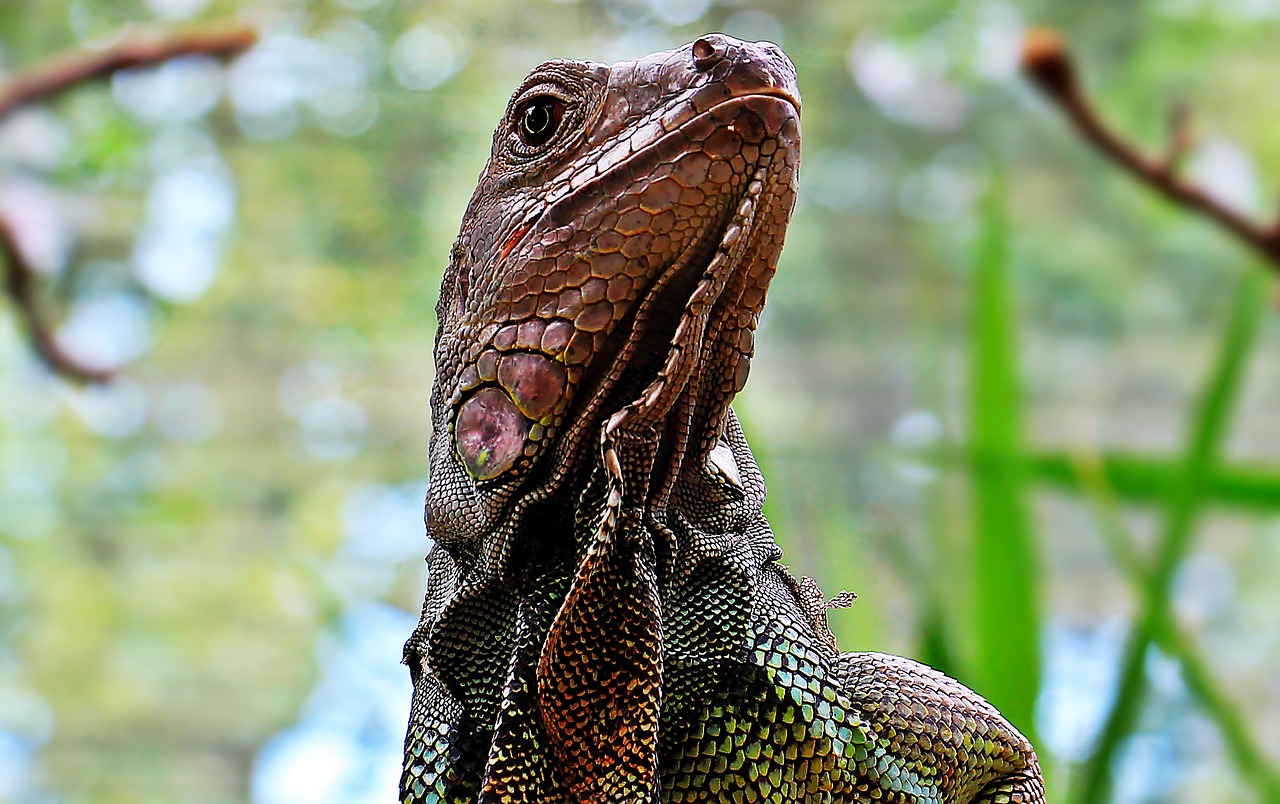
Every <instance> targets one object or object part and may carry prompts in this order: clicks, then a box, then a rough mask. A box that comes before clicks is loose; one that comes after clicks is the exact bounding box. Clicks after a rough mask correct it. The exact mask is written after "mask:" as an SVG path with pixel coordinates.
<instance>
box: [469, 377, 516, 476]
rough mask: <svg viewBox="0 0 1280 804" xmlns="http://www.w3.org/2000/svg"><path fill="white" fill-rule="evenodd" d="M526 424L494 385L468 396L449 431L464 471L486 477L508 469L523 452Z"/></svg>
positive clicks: (510, 402) (505, 396)
mask: <svg viewBox="0 0 1280 804" xmlns="http://www.w3.org/2000/svg"><path fill="white" fill-rule="evenodd" d="M526 426H527V422H526V420H525V418H524V416H523V415H521V413H520V411H519V409H517V408H516V406H515V403H514V402H512V401H511V399H510V398H508V397H507V395H506V394H504V393H502V391H499V390H498V389H497V388H492V387H490V388H485V389H483V390H481V391H480V392H479V393H477V394H476V395H475V396H473V397H471V398H470V399H468V400H467V401H466V403H465V404H463V406H462V409H461V410H459V411H458V420H457V422H456V424H455V425H454V430H453V438H454V445H455V446H456V447H457V450H458V456H459V457H460V458H462V463H463V465H464V466H466V468H467V472H468V473H469V474H470V475H471V476H472V477H474V478H475V479H476V480H489V479H490V478H494V477H497V476H498V475H500V474H502V473H503V472H505V471H507V470H508V469H510V468H511V466H512V464H514V463H515V462H516V459H517V458H519V457H520V454H521V453H522V452H523V451H524V442H525V434H526Z"/></svg>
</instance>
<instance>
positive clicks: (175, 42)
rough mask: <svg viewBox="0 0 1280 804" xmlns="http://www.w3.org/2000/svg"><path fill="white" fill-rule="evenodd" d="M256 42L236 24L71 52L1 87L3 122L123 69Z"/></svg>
mask: <svg viewBox="0 0 1280 804" xmlns="http://www.w3.org/2000/svg"><path fill="white" fill-rule="evenodd" d="M256 40H257V34H256V33H255V32H254V31H253V30H252V29H250V28H244V27H234V28H226V29H223V30H213V31H194V32H189V33H182V34H169V35H167V36H155V35H152V36H137V37H134V38H131V39H127V40H125V41H123V42H120V43H119V44H117V45H115V46H113V47H111V48H108V49H107V50H103V51H101V52H98V53H94V52H84V51H76V52H73V53H67V54H64V55H62V56H58V57H55V58H53V59H51V60H49V61H48V62H46V63H44V64H42V65H39V66H37V67H33V68H31V69H30V70H27V71H24V72H22V73H20V74H19V75H17V76H14V77H13V78H11V79H10V80H9V83H8V85H7V86H5V87H3V88H0V120H3V119H4V118H5V117H7V116H8V115H10V114H12V113H13V112H14V111H15V110H17V109H18V108H20V107H22V106H26V105H29V104H32V103H40V102H42V101H47V100H49V99H51V98H53V97H55V96H57V95H60V94H62V93H63V92H66V91H67V90H69V89H73V88H75V87H78V86H80V85H82V84H88V83H91V82H93V81H99V80H102V79H104V78H109V77H110V76H112V75H114V74H115V73H117V72H120V71H121V70H127V69H130V68H132V67H147V66H153V65H157V64H161V63H163V62H166V61H169V60H171V59H176V58H178V57H180V56H211V57H214V58H219V59H229V58H232V57H233V56H237V55H239V54H240V53H243V52H244V51H246V50H248V49H249V48H250V47H251V46H252V45H253V43H254V42H255V41H256Z"/></svg>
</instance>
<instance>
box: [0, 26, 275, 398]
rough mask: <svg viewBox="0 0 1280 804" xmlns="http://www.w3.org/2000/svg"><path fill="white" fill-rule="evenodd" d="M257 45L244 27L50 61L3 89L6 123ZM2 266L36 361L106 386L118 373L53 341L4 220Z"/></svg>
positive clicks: (0, 112) (0, 222) (32, 277)
mask: <svg viewBox="0 0 1280 804" xmlns="http://www.w3.org/2000/svg"><path fill="white" fill-rule="evenodd" d="M256 39H257V34H256V33H254V31H253V30H251V29H249V28H244V27H235V28H226V29H222V30H212V31H197V32H189V33H181V34H170V35H167V36H154V35H153V36H146V37H142V36H138V37H134V38H132V39H127V40H125V41H123V42H121V43H119V44H117V45H115V46H114V47H111V48H109V49H107V50H103V51H101V52H98V53H93V52H75V53H70V54H66V55H63V56H60V57H57V58H54V59H52V60H50V61H49V62H47V63H45V64H43V65H40V66H38V67H34V68H32V69H30V70H27V71H25V72H23V73H20V74H19V75H17V76H15V77H13V78H12V79H10V81H9V83H8V85H7V86H4V87H0V121H3V120H4V119H5V118H6V117H8V116H9V115H11V114H12V113H13V112H15V111H17V110H18V109H20V108H22V107H24V106H30V105H32V104H35V103H41V102H44V101H48V100H51V99H53V98H54V97H56V96H58V95H60V94H62V93H64V92H67V91H69V90H72V89H75V88H77V87H80V86H82V85H84V84H88V83H91V82H94V81H100V80H102V79H105V78H109V77H110V76H112V75H114V74H115V73H117V72H119V71H121V70H127V69H130V68H134V67H147V66H154V65H158V64H161V63H163V62H166V61H169V60H171V59H175V58H179V57H181V56H195V55H204V56H210V57H213V58H219V59H228V58H231V57H233V56H236V55H238V54H240V53H243V52H244V51H245V50H247V49H248V48H249V47H251V46H252V45H253V43H254V42H255V41H256ZM0 261H3V263H4V265H3V270H4V276H5V281H4V292H5V293H6V294H7V295H8V296H9V298H10V300H12V302H13V304H14V306H15V307H16V308H17V310H18V317H19V320H20V321H21V322H22V324H23V326H24V328H25V329H26V331H27V338H28V340H30V342H31V348H32V349H33V350H34V351H35V353H36V355H38V356H39V357H40V359H41V360H42V361H44V363H45V365H46V366H48V367H49V369H51V370H52V371H54V372H55V373H57V374H61V375H63V376H65V377H69V378H71V379H74V380H79V381H82V382H106V381H108V380H110V379H111V377H112V375H113V372H111V371H104V370H100V369H95V368H91V367H89V366H86V365H84V364H82V363H80V362H79V361H78V360H76V359H75V358H73V357H72V356H71V355H69V354H67V353H66V352H65V351H64V350H63V349H62V348H61V347H60V346H59V345H58V342H57V340H56V339H55V338H54V336H53V331H52V327H51V326H50V325H49V323H48V322H47V321H46V320H45V317H44V314H43V312H42V310H41V308H40V305H39V302H38V301H37V299H36V293H35V281H36V279H37V278H38V275H37V273H36V271H35V270H34V268H33V267H32V266H31V264H30V263H29V262H28V261H27V259H26V256H25V255H24V254H23V253H22V249H21V247H20V246H19V244H18V238H17V234H16V232H15V231H14V229H13V224H12V223H11V222H10V221H7V220H5V219H3V218H0Z"/></svg>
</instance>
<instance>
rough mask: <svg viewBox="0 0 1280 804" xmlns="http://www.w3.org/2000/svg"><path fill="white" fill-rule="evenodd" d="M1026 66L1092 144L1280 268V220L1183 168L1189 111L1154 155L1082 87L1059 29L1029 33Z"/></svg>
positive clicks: (1175, 122) (1175, 119) (1173, 123)
mask: <svg viewBox="0 0 1280 804" xmlns="http://www.w3.org/2000/svg"><path fill="white" fill-rule="evenodd" d="M1022 69H1023V71H1024V72H1025V73H1026V74H1027V77H1028V78H1030V79H1031V81H1032V82H1033V83H1034V84H1035V85H1036V86H1037V87H1038V88H1039V89H1040V91H1041V92H1043V93H1044V94H1045V96H1046V97H1047V98H1049V100H1051V101H1053V102H1054V103H1055V104H1056V105H1057V106H1058V108H1060V109H1061V110H1062V111H1063V113H1064V114H1065V115H1066V116H1067V119H1068V120H1070V121H1071V123H1072V124H1073V125H1075V127H1076V130H1077V131H1078V132H1080V134H1081V136H1083V137H1084V138H1085V140H1086V141H1088V142H1089V143H1090V144H1091V145H1093V146H1094V147H1095V148H1097V149H1098V150H1099V151H1101V152H1102V153H1103V154H1105V155H1106V156H1108V157H1109V158H1110V159H1111V160H1112V161H1113V162H1115V163H1116V164H1117V165H1119V166H1120V167H1122V168H1124V169H1125V170H1127V171H1129V173H1130V174H1131V175H1133V176H1135V177H1136V178H1138V179H1139V180H1140V181H1142V182H1144V183H1145V184H1147V185H1148V186H1150V187H1151V188H1153V189H1155V190H1156V191H1158V192H1159V193H1160V194H1161V195H1163V196H1164V197H1165V198H1167V199H1169V200H1170V201H1172V202H1174V203H1175V204H1179V205H1181V206H1184V207H1186V208H1188V209H1191V210H1194V211H1196V212H1199V213H1201V214H1204V215H1207V216H1208V217H1210V218H1212V219H1213V220H1215V221H1217V222H1218V224H1219V225H1221V226H1223V227H1224V228H1226V229H1227V230H1228V231H1229V232H1231V233H1232V234H1233V235H1235V236H1236V237H1237V238H1239V239H1240V240H1243V241H1244V242H1245V243H1247V244H1248V245H1249V246H1250V247H1251V248H1253V249H1254V250H1255V251H1256V252H1258V253H1259V254H1261V255H1262V256H1263V257H1265V258H1266V260H1267V262H1268V264H1270V266H1271V267H1272V268H1273V269H1274V270H1275V271H1276V272H1277V273H1280V219H1277V221H1276V222H1274V223H1262V222H1258V221H1255V220H1252V219H1250V218H1248V217H1246V216H1245V215H1243V214H1241V213H1240V212H1239V211H1237V210H1234V209H1231V208H1230V207H1227V206H1225V205H1223V204H1222V203H1221V202H1220V201H1218V200H1217V199H1215V198H1214V197H1213V195H1212V194H1211V193H1210V192H1209V191H1208V190H1207V189H1206V188H1204V187H1201V186H1200V185H1198V184H1196V183H1195V182H1192V181H1189V180H1187V179H1186V178H1184V177H1183V176H1182V175H1181V174H1180V173H1179V168H1180V167H1181V162H1182V156H1183V155H1184V154H1185V152H1186V150H1187V146H1188V142H1187V127H1186V113H1185V112H1179V111H1175V112H1174V113H1173V116H1172V119H1171V122H1170V142H1169V145H1168V147H1167V149H1166V153H1165V154H1164V155H1163V156H1162V157H1159V158H1157V157H1151V156H1148V155H1147V154H1145V153H1143V152H1142V151H1141V150H1140V149H1139V148H1138V147H1137V146H1134V145H1131V144H1130V143H1128V142H1126V141H1125V140H1124V139H1122V138H1121V137H1120V135H1118V134H1116V133H1115V132H1114V131H1113V130H1112V129H1111V127H1110V126H1108V125H1107V124H1106V123H1105V122H1104V121H1103V120H1102V117H1101V115H1099V113H1098V111H1097V110H1096V109H1095V107H1094V105H1093V104H1092V103H1091V102H1090V100H1089V98H1087V97H1086V96H1085V94H1084V91H1083V90H1082V89H1081V86H1080V81H1079V77H1078V76H1077V74H1076V66H1075V62H1074V61H1073V60H1072V58H1071V54H1070V53H1069V52H1068V51H1067V48H1066V45H1065V44H1063V41H1062V38H1061V37H1060V36H1059V35H1058V34H1057V33H1055V32H1054V31H1050V30H1044V29H1041V30H1034V31H1031V32H1030V33H1028V34H1027V36H1026V38H1025V39H1024V40H1023V44H1022Z"/></svg>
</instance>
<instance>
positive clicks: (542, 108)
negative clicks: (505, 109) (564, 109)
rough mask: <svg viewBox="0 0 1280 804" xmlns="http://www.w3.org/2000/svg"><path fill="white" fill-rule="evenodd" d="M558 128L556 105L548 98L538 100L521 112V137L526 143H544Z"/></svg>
mask: <svg viewBox="0 0 1280 804" xmlns="http://www.w3.org/2000/svg"><path fill="white" fill-rule="evenodd" d="M555 129H556V110H555V107H554V106H553V105H552V104H551V103H550V102H549V101H546V100H536V101H534V102H532V103H530V104H529V105H528V106H526V107H525V108H524V111H523V112H522V113H521V114H520V139H522V140H524V142H525V144H526V145H542V144H543V143H545V142H546V141H547V140H549V139H551V135H552V134H554V133H555Z"/></svg>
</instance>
